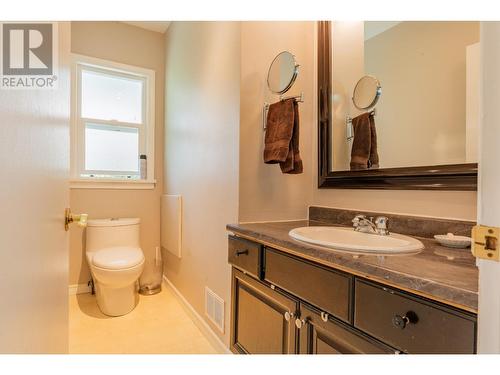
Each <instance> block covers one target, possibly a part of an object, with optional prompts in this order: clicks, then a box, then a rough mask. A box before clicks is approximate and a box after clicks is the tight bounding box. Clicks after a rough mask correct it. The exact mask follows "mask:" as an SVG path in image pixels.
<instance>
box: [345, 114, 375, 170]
mask: <svg viewBox="0 0 500 375" xmlns="http://www.w3.org/2000/svg"><path fill="white" fill-rule="evenodd" d="M352 127H353V129H354V140H353V142H352V149H351V170H360V169H368V168H378V166H379V159H378V153H377V132H376V129H375V119H374V118H373V114H372V113H363V114H362V115H359V116H357V117H355V118H353V119H352Z"/></svg>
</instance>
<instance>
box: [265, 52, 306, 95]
mask: <svg viewBox="0 0 500 375" xmlns="http://www.w3.org/2000/svg"><path fill="white" fill-rule="evenodd" d="M298 74H299V65H298V64H297V62H296V60H295V56H294V55H292V54H291V53H290V52H288V51H283V52H281V53H279V54H278V55H277V56H276V57H275V58H274V60H273V61H272V63H271V65H270V66H269V71H268V73H267V86H268V87H269V90H270V91H271V92H273V93H274V94H284V93H285V92H287V91H288V90H289V89H290V88H291V87H292V86H293V84H294V82H295V80H296V79H297V75H298Z"/></svg>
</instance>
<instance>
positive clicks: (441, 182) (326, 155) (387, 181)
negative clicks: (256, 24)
mask: <svg viewBox="0 0 500 375" xmlns="http://www.w3.org/2000/svg"><path fill="white" fill-rule="evenodd" d="M331 38H332V36H331V22H330V21H319V22H318V92H317V95H318V187H319V188H333V189H392V190H477V163H469V164H448V165H434V166H423V167H401V168H380V169H372V170H363V171H338V172H334V171H332V170H331V158H330V155H331V149H332V142H331V140H332V134H331V128H332V127H331V125H332V103H331V100H330V98H331V97H332V87H331V86H332V85H331V78H332V72H331V66H332V65H331V62H332V51H331V41H332V39H331Z"/></svg>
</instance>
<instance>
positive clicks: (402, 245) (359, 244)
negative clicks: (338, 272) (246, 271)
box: [289, 227, 424, 255]
mask: <svg viewBox="0 0 500 375" xmlns="http://www.w3.org/2000/svg"><path fill="white" fill-rule="evenodd" d="M289 235H290V236H291V237H292V238H294V239H296V240H299V241H303V242H308V243H311V244H314V245H318V246H323V247H327V248H330V249H332V250H339V251H343V252H348V253H355V254H373V255H397V254H417V253H419V252H420V251H422V249H423V248H424V244H423V243H422V242H420V241H419V240H417V239H415V238H412V237H408V236H404V235H402V234H396V233H391V234H390V235H386V236H381V235H378V234H372V233H362V232H356V231H354V229H352V228H341V227H301V228H295V229H292V230H291V231H290V232H289Z"/></svg>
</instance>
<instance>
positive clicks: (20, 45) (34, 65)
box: [2, 23, 53, 75]
mask: <svg viewBox="0 0 500 375" xmlns="http://www.w3.org/2000/svg"><path fill="white" fill-rule="evenodd" d="M2 26H3V28H2V55H3V61H2V63H3V72H2V73H3V74H4V75H52V73H53V72H52V71H53V64H52V63H53V61H52V47H53V46H52V44H53V43H52V24H50V23H4V24H3V25H2Z"/></svg>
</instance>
